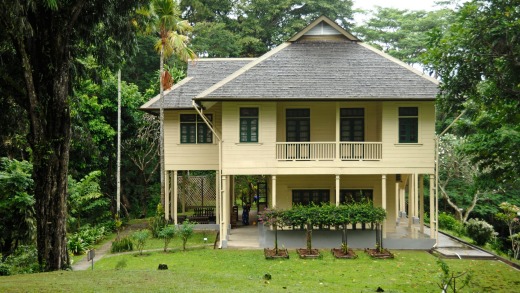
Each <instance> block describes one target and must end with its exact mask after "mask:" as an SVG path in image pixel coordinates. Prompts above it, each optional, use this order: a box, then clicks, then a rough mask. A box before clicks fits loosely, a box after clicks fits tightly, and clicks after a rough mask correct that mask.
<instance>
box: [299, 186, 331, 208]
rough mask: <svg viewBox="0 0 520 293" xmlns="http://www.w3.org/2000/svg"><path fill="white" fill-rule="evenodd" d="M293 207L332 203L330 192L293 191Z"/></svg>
mask: <svg viewBox="0 0 520 293" xmlns="http://www.w3.org/2000/svg"><path fill="white" fill-rule="evenodd" d="M292 202H293V205H297V204H301V205H310V204H311V203H314V204H317V205H319V204H321V203H330V190H328V189H298V190H293V191H292Z"/></svg>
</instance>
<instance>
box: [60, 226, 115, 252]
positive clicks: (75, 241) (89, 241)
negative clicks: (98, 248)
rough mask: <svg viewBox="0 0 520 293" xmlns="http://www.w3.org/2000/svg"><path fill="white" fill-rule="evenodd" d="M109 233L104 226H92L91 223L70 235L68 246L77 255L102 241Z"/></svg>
mask: <svg viewBox="0 0 520 293" xmlns="http://www.w3.org/2000/svg"><path fill="white" fill-rule="evenodd" d="M106 233H107V229H105V227H104V226H100V227H90V226H89V225H86V226H83V227H81V229H80V230H79V231H78V232H76V233H73V234H71V235H69V236H68V241H67V247H68V249H69V251H70V252H72V253H74V254H75V255H79V254H82V253H84V252H85V251H86V250H88V249H90V248H92V246H93V245H94V244H96V243H98V242H99V241H101V240H102V239H103V238H104V237H105V235H106Z"/></svg>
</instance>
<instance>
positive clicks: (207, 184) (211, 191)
mask: <svg viewBox="0 0 520 293" xmlns="http://www.w3.org/2000/svg"><path fill="white" fill-rule="evenodd" d="M178 184H179V185H178V186H179V187H178V188H179V204H182V201H183V200H184V201H185V202H186V208H188V209H189V208H192V207H202V206H205V207H207V206H210V207H211V206H212V207H214V206H216V189H215V178H212V177H209V176H179V177H178Z"/></svg>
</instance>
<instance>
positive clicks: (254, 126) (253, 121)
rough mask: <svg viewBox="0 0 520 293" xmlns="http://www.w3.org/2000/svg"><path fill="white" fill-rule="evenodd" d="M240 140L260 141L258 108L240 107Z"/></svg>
mask: <svg viewBox="0 0 520 293" xmlns="http://www.w3.org/2000/svg"><path fill="white" fill-rule="evenodd" d="M240 142H258V108H240Z"/></svg>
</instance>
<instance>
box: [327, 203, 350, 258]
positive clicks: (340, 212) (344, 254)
mask: <svg viewBox="0 0 520 293" xmlns="http://www.w3.org/2000/svg"><path fill="white" fill-rule="evenodd" d="M353 207H354V206H353V205H352V204H349V205H340V206H337V207H328V208H327V210H328V211H327V213H326V214H327V215H328V221H327V222H328V223H329V224H330V225H334V226H341V227H342V234H341V247H340V248H332V250H331V251H332V254H333V255H334V257H336V258H357V255H356V253H355V252H354V250H352V249H351V248H349V247H348V242H347V227H348V225H349V224H350V223H352V212H353Z"/></svg>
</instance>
